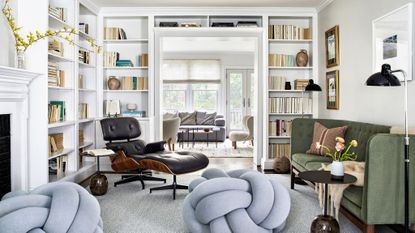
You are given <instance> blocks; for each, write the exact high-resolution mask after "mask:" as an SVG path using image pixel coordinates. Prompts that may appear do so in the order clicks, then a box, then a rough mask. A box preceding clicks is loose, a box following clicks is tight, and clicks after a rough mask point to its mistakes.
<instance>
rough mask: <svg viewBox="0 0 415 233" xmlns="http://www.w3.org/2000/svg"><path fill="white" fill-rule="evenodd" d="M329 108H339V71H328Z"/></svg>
mask: <svg viewBox="0 0 415 233" xmlns="http://www.w3.org/2000/svg"><path fill="white" fill-rule="evenodd" d="M326 92H327V93H326V94H327V109H336V110H338V109H339V71H338V70H335V71H331V72H327V73H326Z"/></svg>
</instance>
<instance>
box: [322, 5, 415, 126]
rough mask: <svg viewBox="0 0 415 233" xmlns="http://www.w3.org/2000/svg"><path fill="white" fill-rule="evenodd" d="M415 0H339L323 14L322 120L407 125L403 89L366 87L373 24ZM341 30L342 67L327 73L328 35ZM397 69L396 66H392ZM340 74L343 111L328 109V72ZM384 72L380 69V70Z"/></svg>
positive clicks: (414, 108) (413, 96) (414, 107)
mask: <svg viewBox="0 0 415 233" xmlns="http://www.w3.org/2000/svg"><path fill="white" fill-rule="evenodd" d="M408 2H414V0H393V1H391V0H364V1H362V0H347V1H344V0H337V1H334V2H333V3H332V4H330V5H329V6H328V7H327V8H325V9H323V10H322V11H321V12H319V15H318V16H319V17H318V21H319V22H318V23H319V26H318V29H319V32H318V36H319V58H320V61H321V65H320V68H319V83H320V84H321V86H322V88H323V93H322V94H321V95H319V103H320V106H319V117H320V118H334V119H347V120H355V121H363V122H369V123H378V124H386V125H396V126H403V121H404V118H403V105H404V103H403V90H404V89H403V86H402V87H400V88H399V87H398V88H378V87H368V86H365V81H366V79H367V78H368V77H369V76H370V75H371V74H372V73H373V72H372V21H373V20H374V19H376V18H379V17H381V16H383V15H385V14H386V13H388V12H390V11H392V10H394V9H396V8H399V7H401V6H403V5H404V4H406V3H408ZM335 25H339V28H340V38H339V39H340V66H338V67H334V68H332V69H329V70H327V69H326V64H325V61H326V60H325V37H324V33H325V31H326V30H328V29H330V28H331V27H333V26H335ZM392 68H393V67H392ZM335 69H339V71H340V78H339V80H340V109H339V110H327V109H326V92H325V91H326V87H325V85H326V84H325V83H326V81H325V78H326V72H327V71H330V70H335ZM379 71H380V67H379ZM408 87H409V114H410V115H409V125H410V126H412V127H414V126H415V79H414V81H411V82H409V85H408Z"/></svg>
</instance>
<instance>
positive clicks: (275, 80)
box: [268, 76, 287, 90]
mask: <svg viewBox="0 0 415 233" xmlns="http://www.w3.org/2000/svg"><path fill="white" fill-rule="evenodd" d="M286 81H287V78H286V77H282V76H270V77H269V78H268V88H269V89H270V90H284V89H285V82H286Z"/></svg>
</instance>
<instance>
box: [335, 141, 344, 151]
mask: <svg viewBox="0 0 415 233" xmlns="http://www.w3.org/2000/svg"><path fill="white" fill-rule="evenodd" d="M335 149H336V151H338V152H340V151H343V150H344V144H343V143H341V142H338V143H336V147H335Z"/></svg>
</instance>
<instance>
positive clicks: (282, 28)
mask: <svg viewBox="0 0 415 233" xmlns="http://www.w3.org/2000/svg"><path fill="white" fill-rule="evenodd" d="M268 39H277V40H310V39H311V29H310V28H303V27H298V26H294V25H269V26H268Z"/></svg>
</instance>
